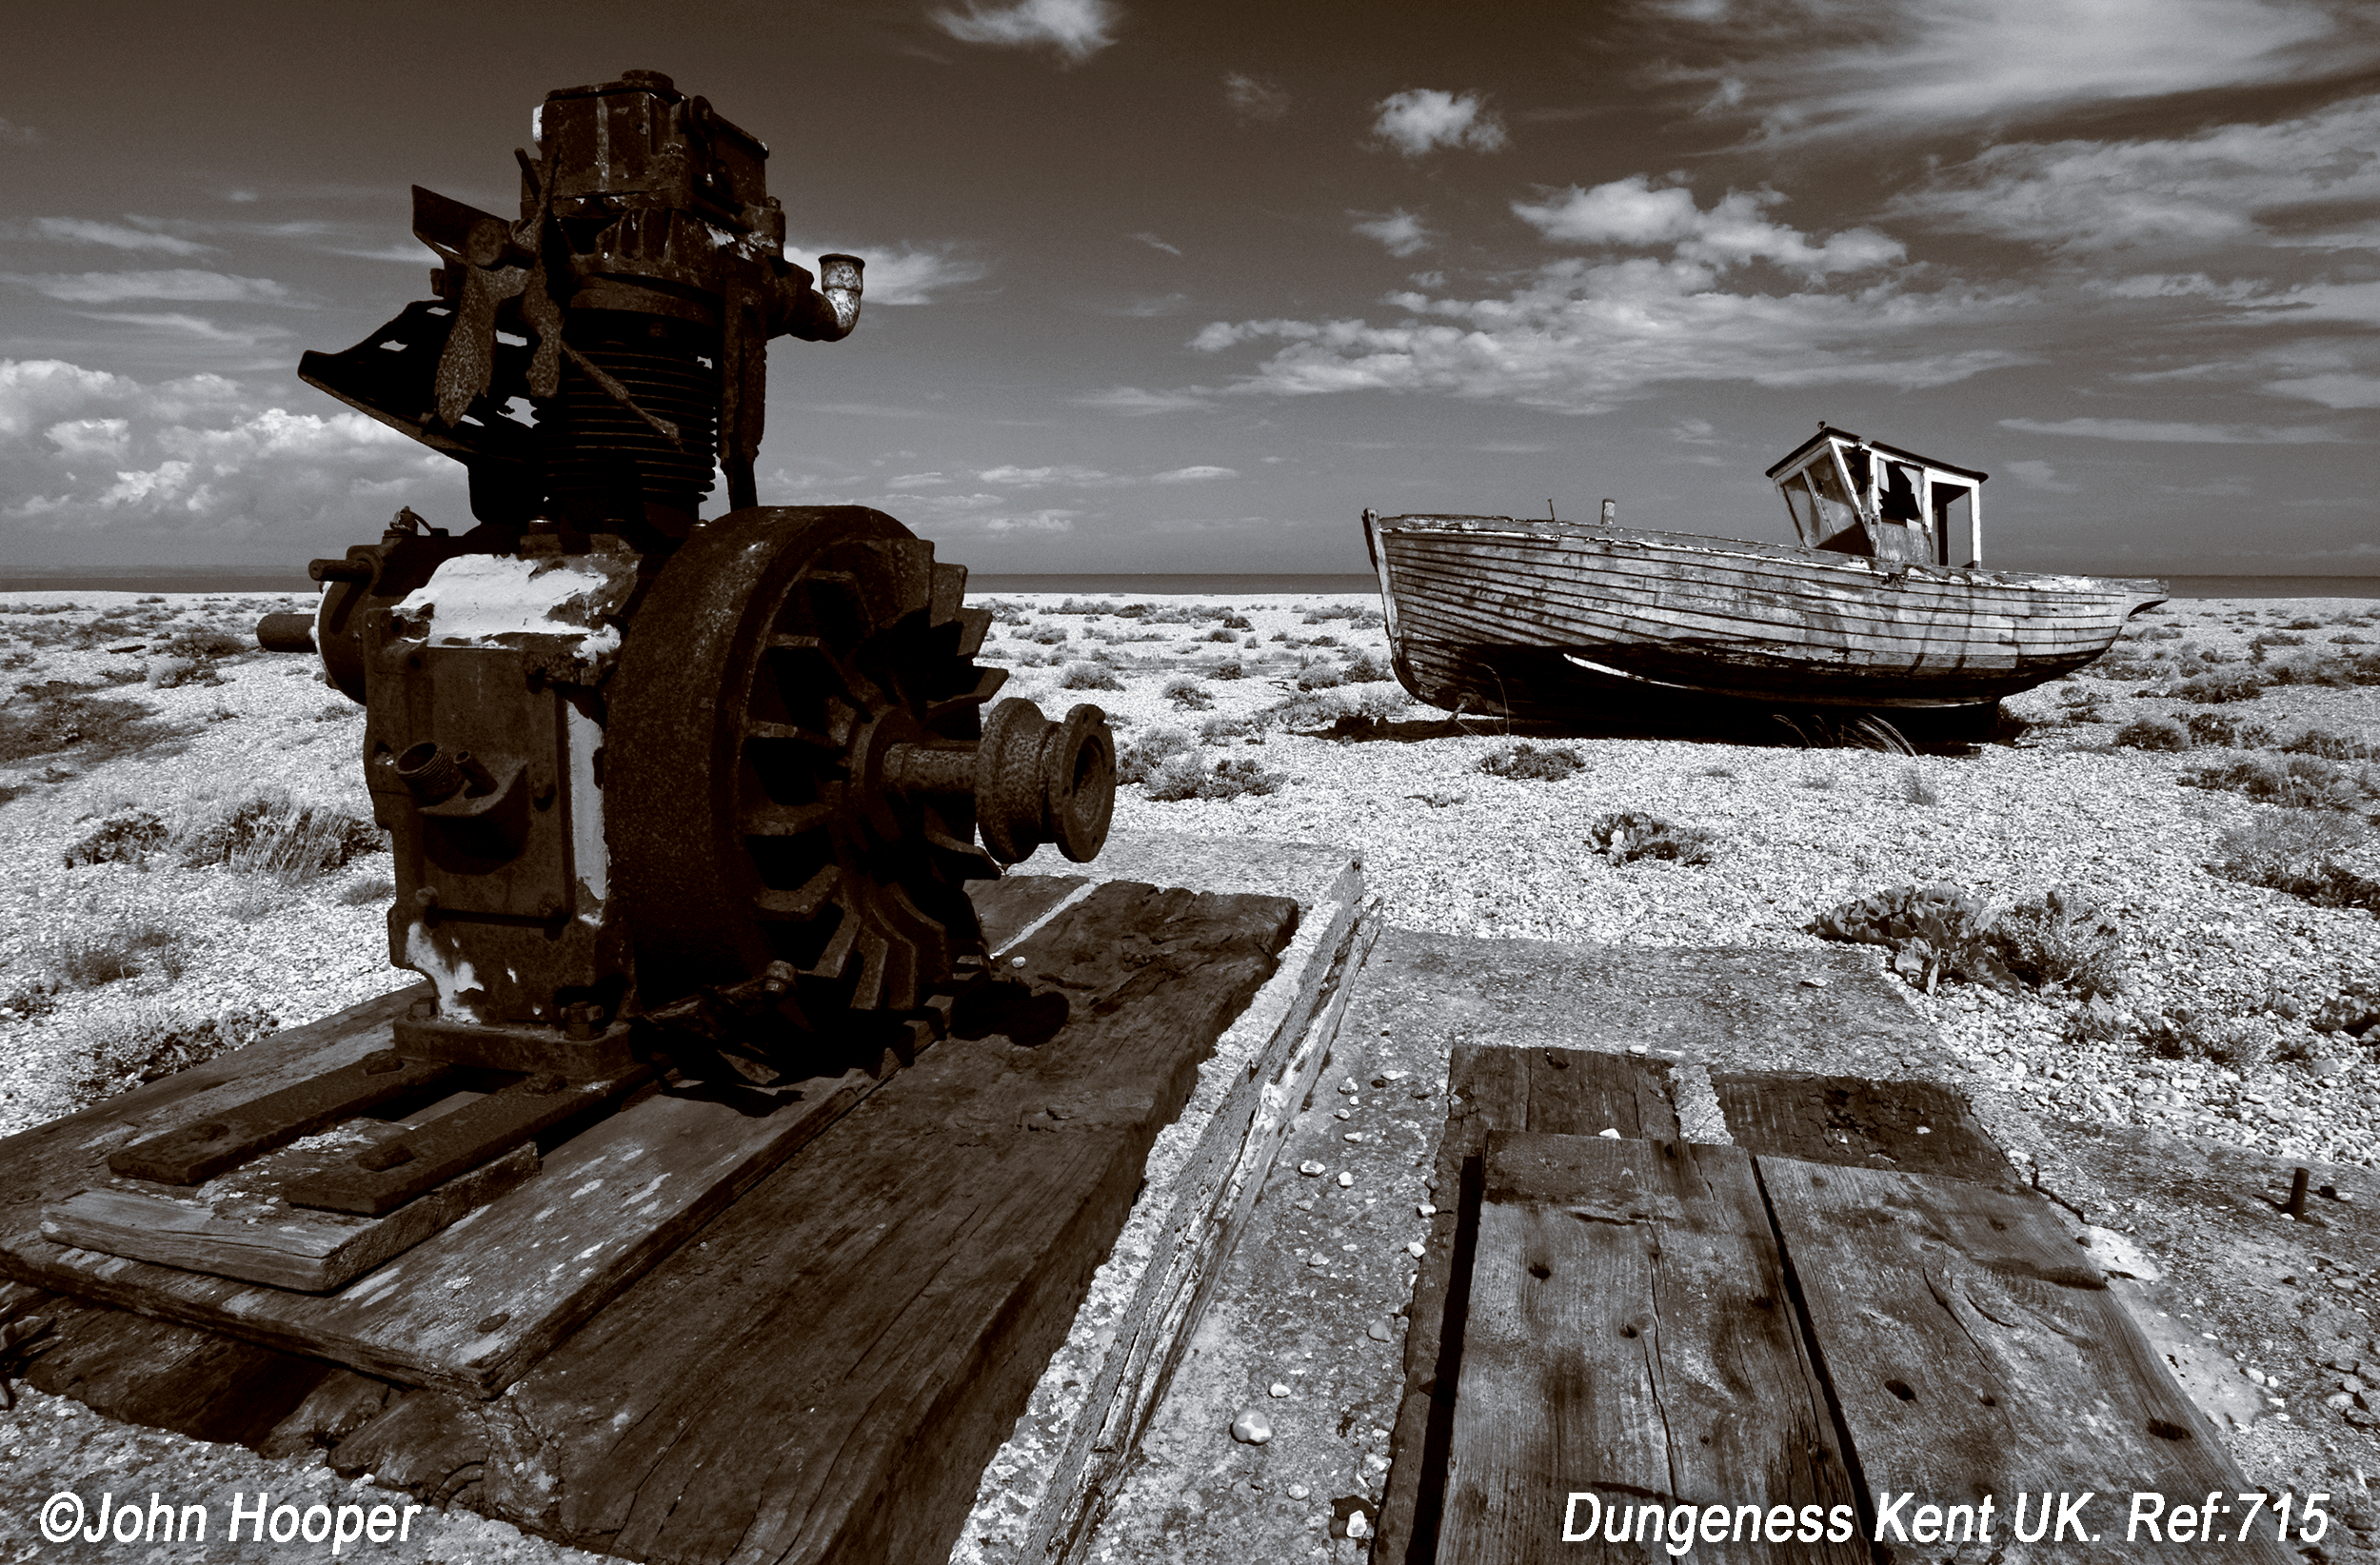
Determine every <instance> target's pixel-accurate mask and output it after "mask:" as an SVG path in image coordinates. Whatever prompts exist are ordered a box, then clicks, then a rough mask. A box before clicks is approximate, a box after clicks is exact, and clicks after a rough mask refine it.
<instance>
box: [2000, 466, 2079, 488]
mask: <svg viewBox="0 0 2380 1565" xmlns="http://www.w3.org/2000/svg"><path fill="white" fill-rule="evenodd" d="M2002 471H2004V472H2006V473H2007V474H2008V476H2009V477H2011V478H2013V479H2014V480H2015V481H2016V482H2017V483H2019V484H2022V485H2024V486H2025V487H2026V488H2028V489H2040V490H2043V491H2044V492H2046V493H2049V494H2075V493H2078V492H2079V491H2080V489H2081V485H2075V484H2068V483H2064V482H2062V481H2060V479H2059V478H2058V476H2057V469H2056V468H2055V467H2053V466H2050V465H2049V464H2048V463H2046V462H2041V461H2037V460H2036V461H2030V462H2011V463H2008V464H2006V465H2005V466H2003V468H2002Z"/></svg>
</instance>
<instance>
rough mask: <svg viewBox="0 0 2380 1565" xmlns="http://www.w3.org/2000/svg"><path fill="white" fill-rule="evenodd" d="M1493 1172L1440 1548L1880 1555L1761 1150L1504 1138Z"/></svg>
mask: <svg viewBox="0 0 2380 1565" xmlns="http://www.w3.org/2000/svg"><path fill="white" fill-rule="evenodd" d="M1483 1164H1484V1189H1483V1196H1482V1204H1481V1207H1480V1213H1479V1235H1478V1249H1477V1252H1476V1255H1475V1258H1474V1259H1473V1263H1472V1278H1471V1295H1470V1305H1471V1308H1470V1315H1469V1317H1468V1319H1467V1321H1466V1322H1465V1324H1464V1328H1463V1345H1462V1363H1461V1370H1460V1385H1459V1389H1458V1395H1457V1397H1456V1402H1455V1411H1454V1428H1453V1433H1452V1438H1451V1443H1450V1449H1449V1453H1448V1469H1447V1476H1446V1480H1445V1484H1446V1489H1445V1508H1444V1511H1443V1513H1442V1516H1441V1520H1440V1522H1439V1528H1438V1558H1439V1559H1442V1560H1448V1561H1454V1560H1479V1561H1486V1560H1493V1561H1497V1565H1531V1562H1534V1561H1540V1560H1544V1561H1552V1560H1577V1559H1598V1560H1612V1561H1626V1562H1627V1565H1641V1562H1642V1561H1643V1560H1644V1558H1645V1557H1646V1555H1647V1554H1648V1553H1649V1552H1651V1551H1652V1550H1653V1549H1654V1547H1655V1546H1656V1545H1655V1540H1656V1539H1659V1538H1661V1537H1662V1536H1664V1529H1665V1528H1666V1529H1672V1530H1675V1529H1678V1528H1684V1529H1686V1541H1687V1542H1689V1543H1690V1544H1691V1546H1692V1548H1693V1552H1694V1554H1695V1555H1696V1558H1700V1559H1718V1560H1750V1559H1759V1560H1765V1559H1769V1558H1772V1557H1775V1556H1776V1555H1779V1554H1782V1553H1790V1554H1791V1555H1792V1557H1794V1558H1795V1559H1801V1560H1810V1561H1833V1562H1839V1565H1853V1562H1854V1561H1859V1560H1863V1559H1864V1558H1866V1556H1867V1553H1868V1551H1867V1547H1866V1545H1865V1543H1864V1542H1863V1541H1861V1540H1860V1538H1859V1536H1858V1535H1857V1531H1856V1518H1857V1503H1856V1502H1857V1494H1856V1490H1855V1488H1854V1484H1853V1481H1852V1475H1851V1473H1850V1472H1849V1470H1848V1469H1847V1468H1846V1466H1845V1464H1844V1461H1843V1455H1842V1452H1841V1451H1840V1449H1839V1448H1838V1445H1837V1441H1836V1438H1835V1426H1834V1419H1833V1416H1832V1415H1831V1414H1830V1413H1829V1412H1828V1409H1827V1399H1826V1389H1825V1387H1824V1386H1823V1385H1822V1384H1821V1383H1820V1382H1819V1379H1818V1377H1817V1375H1816V1373H1815V1370H1814V1369H1813V1368H1812V1366H1811V1364H1810V1362H1809V1359H1808V1357H1806V1355H1805V1354H1804V1352H1803V1348H1802V1340H1801V1332H1800V1329H1799V1322H1798V1319H1797V1317H1796V1316H1795V1312H1794V1307H1793V1301H1792V1298H1791V1297H1790V1296H1789V1294H1788V1291H1787V1289H1786V1286H1785V1279H1784V1275H1783V1269H1782V1266H1781V1264H1780V1262H1779V1260H1778V1258H1777V1252H1776V1245H1775V1239H1774V1238H1772V1236H1771V1233H1770V1229H1769V1218H1768V1211H1767V1208H1766V1207H1765V1206H1764V1205H1763V1203H1762V1201H1761V1198H1760V1189H1759V1184H1758V1181H1757V1180H1756V1179H1755V1177H1754V1174H1753V1166H1752V1159H1751V1157H1750V1156H1749V1155H1748V1154H1746V1153H1745V1152H1743V1151H1742V1150H1740V1149H1739V1148H1735V1147H1715V1146H1693V1145H1683V1144H1680V1143H1678V1142H1676V1141H1648V1140H1623V1139H1614V1138H1603V1137H1577V1136H1549V1135H1544V1134H1540V1133H1534V1132H1511V1131H1494V1132H1490V1133H1489V1135H1488V1138H1487V1148H1486V1153H1485V1157H1484V1159H1483ZM1574 1496H1591V1498H1590V1499H1588V1500H1586V1501H1584V1502H1574V1498H1573V1497H1574ZM1714 1506H1716V1507H1719V1508H1721V1509H1722V1510H1725V1511H1726V1512H1727V1513H1728V1515H1727V1517H1726V1520H1725V1521H1724V1522H1722V1523H1721V1524H1719V1527H1718V1531H1719V1534H1720V1536H1719V1537H1718V1538H1717V1539H1714V1538H1712V1537H1711V1535H1709V1534H1708V1533H1704V1534H1702V1535H1700V1540H1699V1541H1696V1535H1695V1533H1694V1531H1693V1529H1694V1528H1695V1527H1696V1524H1697V1523H1701V1522H1703V1521H1704V1520H1705V1519H1706V1518H1707V1516H1708V1514H1709V1508H1711V1507H1714ZM1778 1506H1784V1507H1789V1508H1790V1513H1791V1514H1790V1516H1789V1518H1788V1519H1787V1523H1786V1526H1785V1528H1784V1532H1785V1538H1784V1541H1788V1542H1795V1541H1797V1542H1798V1546H1797V1547H1795V1548H1794V1549H1792V1550H1790V1551H1786V1550H1779V1549H1778V1548H1776V1547H1775V1545H1773V1544H1772V1543H1770V1542H1768V1541H1766V1539H1765V1538H1764V1536H1763V1530H1764V1527H1765V1526H1766V1524H1767V1521H1768V1518H1769V1516H1770V1514H1771V1513H1772V1512H1773V1510H1774V1508H1775V1507H1778ZM1804 1507H1815V1508H1816V1510H1815V1513H1810V1512H1806V1511H1805V1510H1804V1509H1803V1508H1804ZM1838 1507H1839V1508H1840V1509H1839V1511H1838V1510H1837V1508H1838ZM1744 1508H1751V1509H1750V1510H1749V1511H1747V1510H1745V1509H1744ZM1656 1513H1657V1515H1656ZM1830 1515H1833V1516H1835V1517H1837V1518H1838V1525H1836V1526H1835V1528H1834V1529H1833V1530H1834V1531H1835V1532H1836V1533H1837V1534H1839V1535H1842V1538H1841V1540H1840V1541H1837V1542H1835V1543H1833V1544H1829V1543H1826V1542H1825V1541H1823V1536H1824V1533H1825V1531H1826V1526H1825V1518H1827V1517H1829V1516H1830ZM1805 1523H1807V1525H1805ZM1648 1528H1649V1529H1650V1531H1649V1532H1644V1531H1641V1530H1642V1529H1648ZM1668 1537H1669V1540H1670V1541H1671V1542H1676V1541H1677V1539H1676V1534H1675V1531H1672V1532H1671V1533H1669V1534H1668Z"/></svg>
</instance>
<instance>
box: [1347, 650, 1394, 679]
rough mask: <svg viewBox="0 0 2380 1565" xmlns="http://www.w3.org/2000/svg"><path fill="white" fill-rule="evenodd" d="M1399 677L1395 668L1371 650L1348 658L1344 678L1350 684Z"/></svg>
mask: <svg viewBox="0 0 2380 1565" xmlns="http://www.w3.org/2000/svg"><path fill="white" fill-rule="evenodd" d="M1396 677H1397V675H1396V673H1395V671H1394V670H1392V669H1391V668H1390V667H1389V666H1388V664H1384V663H1382V662H1381V661H1380V660H1379V659H1378V658H1376V657H1374V656H1373V655H1372V654H1371V653H1369V652H1359V653H1357V654H1356V655H1355V656H1354V657H1353V658H1352V659H1350V660H1348V664H1347V668H1346V672H1345V675H1344V678H1345V680H1346V682H1347V683H1349V684H1376V683H1379V682H1380V681H1382V680H1392V679H1395V678H1396Z"/></svg>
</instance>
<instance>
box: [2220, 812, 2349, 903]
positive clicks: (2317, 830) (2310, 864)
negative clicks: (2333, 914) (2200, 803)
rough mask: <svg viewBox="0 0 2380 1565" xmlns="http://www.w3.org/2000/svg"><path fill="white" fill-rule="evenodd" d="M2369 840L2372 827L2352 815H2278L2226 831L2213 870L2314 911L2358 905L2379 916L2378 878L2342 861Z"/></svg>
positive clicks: (2264, 817)
mask: <svg viewBox="0 0 2380 1565" xmlns="http://www.w3.org/2000/svg"><path fill="white" fill-rule="evenodd" d="M2370 836H2371V828H2370V826H2368V825H2366V824H2365V823H2364V822H2362V821H2359V820H2357V819H2356V818H2354V817H2353V816H2350V815H2338V814H2331V813H2328V812H2326V813H2323V814H2319V815H2316V814H2309V813H2307V812H2305V811H2301V810H2289V811H2276V812H2274V813H2272V814H2270V815H2265V816H2262V817H2261V818H2259V819H2258V820H2255V821H2253V822H2250V823H2249V824H2247V825H2244V826H2234V827H2232V828H2231V830H2229V831H2227V832H2225V833H2224V834H2223V838H2222V842H2221V845H2220V847H2219V849H2218V851H2219V853H2220V854H2221V857H2220V858H2219V859H2218V860H2217V861H2216V862H2215V865H2214V872H2215V873H2216V874H2218V875H2220V876H2222V877H2223V878H2224V879H2226V880H2231V881H2237V882H2241V883H2242V884H2244V885H2256V886H2267V887H2270V888H2271V889H2272V890H2274V891H2285V892H2287V893H2289V894H2290V895H2291V896H2292V897H2297V898H2302V899H2303V900H2304V901H2310V902H2311V903H2313V904H2314V905H2315V906H2317V907H2360V908H2362V909H2363V910H2364V911H2365V912H2367V913H2370V914H2371V915H2373V916H2374V917H2375V918H2380V880H2375V879H2373V878H2372V877H2370V876H2369V875H2365V874H2363V873H2361V872H2359V871H2357V870H2354V869H2350V868H2349V867H2348V866H2347V865H2346V864H2344V863H2342V862H2340V859H2341V857H2342V856H2343V855H2345V854H2347V853H2349V852H2350V851H2352V850H2353V849H2355V848H2358V847H2361V846H2362V845H2363V844H2364V843H2365V842H2368V841H2369V840H2370Z"/></svg>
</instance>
